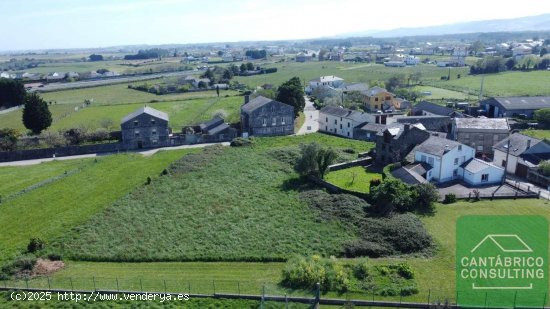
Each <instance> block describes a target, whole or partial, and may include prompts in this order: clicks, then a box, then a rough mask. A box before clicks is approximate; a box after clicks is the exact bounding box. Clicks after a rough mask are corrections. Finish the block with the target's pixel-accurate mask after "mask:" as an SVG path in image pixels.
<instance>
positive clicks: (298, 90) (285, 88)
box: [277, 77, 306, 117]
mask: <svg viewBox="0 0 550 309" xmlns="http://www.w3.org/2000/svg"><path fill="white" fill-rule="evenodd" d="M277 101H279V102H283V103H285V104H288V105H290V106H292V107H294V117H297V116H298V114H299V113H300V112H303V111H304V107H305V106H306V100H305V99H304V89H303V88H302V85H301V83H300V78H298V77H293V78H291V79H289V80H288V81H286V82H284V83H283V84H282V85H281V86H280V87H279V88H278V90H277Z"/></svg>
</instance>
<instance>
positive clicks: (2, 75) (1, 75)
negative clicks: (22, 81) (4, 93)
mask: <svg viewBox="0 0 550 309" xmlns="http://www.w3.org/2000/svg"><path fill="white" fill-rule="evenodd" d="M10 77H11V75H10V73H8V72H0V78H10Z"/></svg>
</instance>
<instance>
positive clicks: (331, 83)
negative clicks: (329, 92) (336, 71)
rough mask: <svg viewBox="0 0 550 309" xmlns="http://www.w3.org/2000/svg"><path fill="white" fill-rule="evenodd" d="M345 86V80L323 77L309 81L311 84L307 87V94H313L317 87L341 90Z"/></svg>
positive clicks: (332, 76)
mask: <svg viewBox="0 0 550 309" xmlns="http://www.w3.org/2000/svg"><path fill="white" fill-rule="evenodd" d="M343 84H344V79H343V78H340V77H338V76H334V75H330V76H321V77H319V78H316V79H313V80H310V81H309V84H308V85H307V87H306V90H305V91H306V93H308V94H311V92H312V91H313V90H315V88H317V87H321V86H326V87H332V88H339V87H340V86H342V85H343Z"/></svg>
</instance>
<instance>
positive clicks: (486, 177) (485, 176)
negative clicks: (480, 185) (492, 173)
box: [481, 174, 489, 182]
mask: <svg viewBox="0 0 550 309" xmlns="http://www.w3.org/2000/svg"><path fill="white" fill-rule="evenodd" d="M487 181H489V174H481V182H487Z"/></svg>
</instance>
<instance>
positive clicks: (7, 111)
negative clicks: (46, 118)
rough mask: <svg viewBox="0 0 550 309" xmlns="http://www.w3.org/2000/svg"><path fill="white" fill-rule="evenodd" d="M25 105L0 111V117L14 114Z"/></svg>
mask: <svg viewBox="0 0 550 309" xmlns="http://www.w3.org/2000/svg"><path fill="white" fill-rule="evenodd" d="M22 107H23V105H18V106H14V107H10V108H6V109H3V110H0V115H2V114H7V113H9V112H12V111H15V110H18V109H20V108H22Z"/></svg>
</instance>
